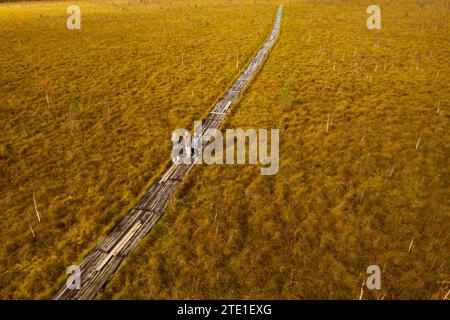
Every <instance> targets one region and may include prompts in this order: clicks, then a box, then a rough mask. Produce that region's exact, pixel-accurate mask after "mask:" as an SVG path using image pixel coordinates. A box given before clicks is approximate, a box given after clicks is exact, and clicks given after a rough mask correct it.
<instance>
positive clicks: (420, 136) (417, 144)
mask: <svg viewBox="0 0 450 320" xmlns="http://www.w3.org/2000/svg"><path fill="white" fill-rule="evenodd" d="M420 141H422V135H421V134H419V136H418V137H417V143H416V150H419V145H420Z"/></svg>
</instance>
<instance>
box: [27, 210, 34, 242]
mask: <svg viewBox="0 0 450 320" xmlns="http://www.w3.org/2000/svg"><path fill="white" fill-rule="evenodd" d="M27 222H28V226H29V227H30V230H31V234H32V235H33V238H36V235H35V234H34V230H33V227H32V226H31V223H30V219H29V218H28V215H27Z"/></svg>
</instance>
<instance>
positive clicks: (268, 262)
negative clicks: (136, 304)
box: [101, 1, 450, 299]
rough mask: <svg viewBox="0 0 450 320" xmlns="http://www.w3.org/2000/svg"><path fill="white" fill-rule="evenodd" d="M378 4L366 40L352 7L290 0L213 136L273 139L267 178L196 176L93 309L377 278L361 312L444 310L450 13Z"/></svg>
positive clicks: (331, 286)
mask: <svg viewBox="0 0 450 320" xmlns="http://www.w3.org/2000/svg"><path fill="white" fill-rule="evenodd" d="M378 3H379V5H380V6H381V8H382V24H383V27H382V29H381V30H373V31H369V30H367V28H366V19H367V16H368V15H367V14H366V12H365V9H366V8H367V5H368V4H367V3H366V2H364V1H360V2H359V4H358V3H357V2H355V1H327V2H322V3H321V4H319V3H318V2H316V1H293V2H286V4H285V9H284V18H283V19H284V20H283V25H282V30H281V35H280V39H279V40H278V43H277V44H276V45H275V47H274V49H273V50H272V52H271V54H270V56H269V58H268V60H267V61H266V64H265V65H264V66H263V68H262V70H260V72H259V74H258V76H257V78H256V79H255V80H254V81H253V83H252V85H251V86H250V87H249V88H248V90H247V91H246V93H245V94H244V96H243V97H242V98H241V100H240V103H239V105H237V106H235V107H234V108H233V114H232V116H231V117H228V116H227V119H228V121H227V122H226V123H225V124H224V126H223V129H225V128H244V129H247V128H279V129H280V140H281V145H280V170H279V172H278V174H277V175H274V176H260V172H259V168H258V167H256V166H250V165H234V166H224V165H216V166H205V165H203V166H198V167H197V168H196V169H195V170H194V171H193V172H192V174H191V175H190V177H189V179H188V181H187V182H186V183H185V185H184V188H183V190H182V191H180V196H179V198H178V199H177V200H176V201H174V202H173V203H172V205H171V206H170V207H169V210H168V212H167V213H166V214H165V216H163V218H162V220H161V221H160V222H159V223H158V225H157V226H156V228H154V229H153V230H152V232H151V233H150V235H149V236H148V237H147V238H146V240H145V241H143V243H141V245H140V247H138V249H137V250H136V251H134V252H133V253H132V254H131V256H130V257H129V258H128V260H127V261H125V263H124V265H123V266H122V268H121V269H120V270H119V272H118V273H116V275H115V277H114V278H113V280H112V281H111V282H110V284H109V285H108V286H107V288H106V290H105V292H104V293H103V295H101V297H102V298H115V299H116V298H138V299H144V298H146V299H154V298H163V299H166V298H176V299H185V298H187V299H199V298H213V299H216V298H217V299H218V298H221V299H255V298H256V299H262V298H265V299H281V298H284V299H358V298H359V297H360V295H361V286H362V284H363V281H365V279H366V277H367V275H366V268H367V266H369V265H373V264H377V265H379V266H380V268H381V271H382V280H381V282H382V287H381V290H367V288H366V289H365V291H364V292H363V296H362V299H382V298H383V299H417V298H422V299H442V298H443V297H444V296H445V294H446V293H447V292H448V290H449V288H450V282H449V281H450V277H449V264H448V263H449V261H450V243H449V240H448V236H449V234H450V219H449V218H450V217H449V216H450V162H449V155H450V134H449V132H448V130H449V125H450V105H449V101H450V92H449V84H450V83H449V79H450V66H449V61H450V60H449V58H450V46H449V40H450V33H449V31H450V30H449V22H448V21H449V19H448V18H449V7H448V3H447V5H445V6H443V3H442V2H441V1H435V2H433V1H422V2H421V1H395V2H394V1H378ZM439 101H441V103H440V107H441V109H440V112H439V114H437V112H436V111H437V106H438V104H439ZM328 114H332V115H333V118H334V120H333V125H332V127H331V128H330V130H329V132H328V134H326V132H325V131H326V124H327V118H328ZM418 135H421V136H422V139H421V142H420V143H419V147H418V150H416V148H415V147H416V143H417V140H418ZM392 168H394V171H393V173H392V175H391V171H392ZM390 175H391V176H390ZM389 176H390V177H389ZM412 240H413V241H412ZM411 242H413V243H412V246H411V249H410V248H409V247H410V245H411Z"/></svg>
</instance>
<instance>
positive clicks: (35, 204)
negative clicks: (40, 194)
mask: <svg viewBox="0 0 450 320" xmlns="http://www.w3.org/2000/svg"><path fill="white" fill-rule="evenodd" d="M33 202H34V210H35V211H36V215H37V218H38V221H39V222H41V215H40V214H39V210H38V208H37V203H36V195H35V193H34V192H33Z"/></svg>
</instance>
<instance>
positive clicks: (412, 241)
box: [408, 236, 414, 253]
mask: <svg viewBox="0 0 450 320" xmlns="http://www.w3.org/2000/svg"><path fill="white" fill-rule="evenodd" d="M413 244H414V236H413V237H412V239H411V243H410V244H409V248H408V253H410V252H411V249H412V248H413Z"/></svg>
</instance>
